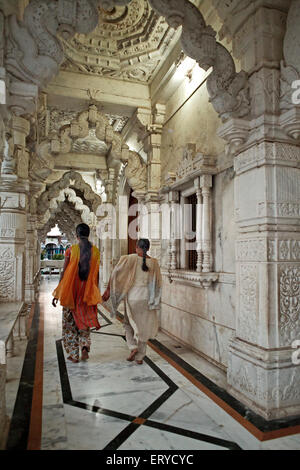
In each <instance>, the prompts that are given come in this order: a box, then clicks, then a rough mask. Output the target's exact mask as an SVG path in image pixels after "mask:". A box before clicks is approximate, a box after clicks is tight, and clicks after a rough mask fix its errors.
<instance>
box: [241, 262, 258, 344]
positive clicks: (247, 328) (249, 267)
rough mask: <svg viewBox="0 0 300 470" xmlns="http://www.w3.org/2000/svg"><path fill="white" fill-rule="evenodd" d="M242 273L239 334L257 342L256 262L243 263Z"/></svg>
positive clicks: (247, 339)
mask: <svg viewBox="0 0 300 470" xmlns="http://www.w3.org/2000/svg"><path fill="white" fill-rule="evenodd" d="M240 269H241V275H240V285H239V288H240V318H239V325H238V331H237V334H238V336H239V337H240V338H242V339H245V340H246V341H249V343H254V344H256V341H257V324H256V317H257V294H258V292H257V290H258V287H257V272H256V265H255V264H242V265H241V267H240Z"/></svg>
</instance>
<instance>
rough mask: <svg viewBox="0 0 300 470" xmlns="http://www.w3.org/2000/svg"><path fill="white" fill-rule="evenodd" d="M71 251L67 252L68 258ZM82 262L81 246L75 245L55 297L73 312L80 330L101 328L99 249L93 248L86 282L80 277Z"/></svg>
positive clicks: (54, 294) (54, 293)
mask: <svg viewBox="0 0 300 470" xmlns="http://www.w3.org/2000/svg"><path fill="white" fill-rule="evenodd" d="M68 255H69V250H67V252H66V257H67V256H68ZM79 260H80V248H79V245H73V246H72V247H71V250H70V261H69V264H68V266H67V268H66V271H65V273H64V275H63V278H62V280H61V281H60V283H59V284H58V286H57V288H56V289H55V290H54V291H53V294H52V295H53V296H54V297H55V298H57V299H59V301H60V303H61V305H62V306H63V307H65V308H67V309H69V310H71V311H72V313H73V316H74V320H75V322H76V325H77V327H78V328H79V329H86V328H89V327H93V326H94V327H96V328H97V329H98V328H100V325H99V323H98V319H97V304H98V303H102V297H101V294H100V291H99V288H98V272H99V265H100V253H99V250H98V248H96V247H95V246H93V247H92V252H91V259H90V271H89V275H88V278H87V280H86V281H81V280H80V278H79V275H78V264H79Z"/></svg>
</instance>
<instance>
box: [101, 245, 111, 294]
mask: <svg viewBox="0 0 300 470" xmlns="http://www.w3.org/2000/svg"><path fill="white" fill-rule="evenodd" d="M102 244H103V251H102V253H103V254H102V256H103V274H102V282H103V286H104V288H105V289H106V287H107V285H108V281H109V278H110V275H111V271H112V239H111V238H110V237H106V238H104V240H102Z"/></svg>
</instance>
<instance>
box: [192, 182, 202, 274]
mask: <svg viewBox="0 0 300 470" xmlns="http://www.w3.org/2000/svg"><path fill="white" fill-rule="evenodd" d="M194 184H195V188H196V196H197V227H196V243H197V268H196V271H197V273H201V272H202V263H203V251H202V212H203V207H202V190H201V188H200V180H199V178H197V179H196V180H195V181H194Z"/></svg>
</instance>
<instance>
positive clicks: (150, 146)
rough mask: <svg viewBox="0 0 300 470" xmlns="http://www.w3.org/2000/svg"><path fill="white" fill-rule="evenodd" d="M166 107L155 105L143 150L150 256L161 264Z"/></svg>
mask: <svg viewBox="0 0 300 470" xmlns="http://www.w3.org/2000/svg"><path fill="white" fill-rule="evenodd" d="M165 114H166V107H165V105H163V104H160V103H157V104H156V105H155V107H154V109H153V112H152V123H151V124H150V125H149V126H148V128H149V130H150V134H149V136H148V139H147V144H146V147H145V149H146V150H147V155H148V162H147V163H148V165H147V180H148V184H147V198H146V205H147V209H148V214H149V216H148V228H149V238H150V243H151V250H150V255H151V256H153V257H154V258H157V259H158V260H159V262H161V249H162V243H161V233H162V227H161V224H162V218H161V214H160V207H159V200H160V196H159V190H160V188H161V156H160V153H161V139H162V129H163V123H164V120H165Z"/></svg>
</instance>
